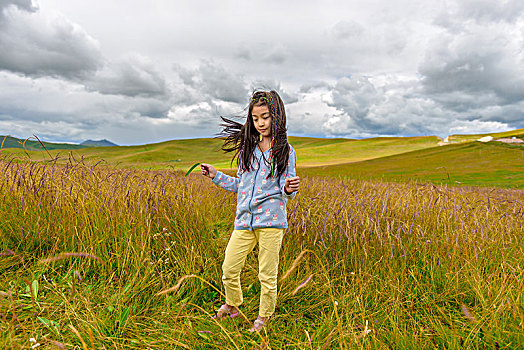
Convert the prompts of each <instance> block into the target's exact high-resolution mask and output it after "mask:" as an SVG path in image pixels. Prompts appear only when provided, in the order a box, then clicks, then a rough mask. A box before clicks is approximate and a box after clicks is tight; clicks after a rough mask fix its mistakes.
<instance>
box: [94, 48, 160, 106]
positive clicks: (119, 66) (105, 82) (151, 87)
mask: <svg viewBox="0 0 524 350" xmlns="http://www.w3.org/2000/svg"><path fill="white" fill-rule="evenodd" d="M85 85H86V87H87V88H88V89H89V90H94V91H98V92H100V93H102V94H112V95H125V96H132V97H134V96H142V97H155V96H158V97H160V96H165V95H166V94H167V93H168V89H167V85H166V82H165V80H164V79H163V78H162V76H161V75H160V73H159V72H157V71H156V69H155V67H154V66H153V65H152V64H151V63H149V62H147V60H144V59H141V58H140V57H128V58H126V59H124V60H120V61H115V62H111V63H108V64H107V65H106V66H105V67H104V68H103V69H101V70H99V71H98V72H97V73H96V74H95V76H94V77H93V78H92V79H87V80H86V82H85Z"/></svg>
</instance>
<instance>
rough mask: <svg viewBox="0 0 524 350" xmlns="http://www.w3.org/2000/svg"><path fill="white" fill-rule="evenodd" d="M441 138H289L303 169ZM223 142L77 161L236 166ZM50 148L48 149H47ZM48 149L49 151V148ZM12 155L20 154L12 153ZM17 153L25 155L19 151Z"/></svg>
mask: <svg viewBox="0 0 524 350" xmlns="http://www.w3.org/2000/svg"><path fill="white" fill-rule="evenodd" d="M438 141H439V139H438V138H437V137H435V136H425V137H394V138H393V137H384V138H372V139H364V140H350V139H323V138H311V137H289V142H290V143H291V144H292V145H293V147H294V148H295V150H296V152H297V157H298V159H299V164H300V166H302V167H307V166H317V165H325V164H340V163H347V162H355V161H361V160H365V159H372V158H377V157H384V156H389V155H392V154H399V153H403V152H408V151H413V150H417V149H423V148H428V147H434V146H435V145H436V144H437V143H438ZM222 144H223V141H222V140H220V139H212V138H205V139H187V140H172V141H166V142H161V143H155V144H148V145H140V146H118V147H89V148H83V149H77V150H75V151H74V152H73V153H72V154H73V156H74V157H75V158H80V157H84V158H87V159H88V160H93V161H98V160H100V159H103V160H105V161H106V162H108V163H111V164H118V165H122V166H133V167H141V168H144V167H146V168H180V169H184V168H189V167H190V166H191V165H192V164H194V163H196V162H206V163H211V164H213V165H214V166H216V167H218V168H222V169H225V168H231V167H236V165H235V163H233V166H232V165H231V157H232V154H225V153H224V152H222V151H221V150H220V148H221V146H222ZM46 147H47V146H46ZM48 149H49V148H48ZM10 151H11V153H17V151H15V150H10ZM18 153H22V154H23V153H24V152H23V151H21V150H20V151H18ZM50 153H51V155H52V156H53V157H56V155H59V156H60V157H62V159H63V160H64V161H65V160H66V159H67V158H68V156H69V153H68V150H58V149H55V150H51V151H50ZM29 154H30V157H31V159H33V160H45V159H49V155H48V154H47V152H42V151H40V152H29Z"/></svg>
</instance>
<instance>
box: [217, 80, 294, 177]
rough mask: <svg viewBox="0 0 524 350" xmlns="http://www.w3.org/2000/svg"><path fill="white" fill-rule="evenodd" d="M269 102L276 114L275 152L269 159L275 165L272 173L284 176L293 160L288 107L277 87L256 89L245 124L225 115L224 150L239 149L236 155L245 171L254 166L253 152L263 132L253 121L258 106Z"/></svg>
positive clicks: (273, 125) (273, 113)
mask: <svg viewBox="0 0 524 350" xmlns="http://www.w3.org/2000/svg"><path fill="white" fill-rule="evenodd" d="M264 105H265V106H267V107H268V109H269V113H270V115H271V117H272V123H271V139H272V141H271V156H270V157H269V159H265V161H266V162H267V165H268V166H269V167H270V168H271V173H270V174H271V176H281V175H282V174H283V173H284V171H285V170H286V167H287V163H288V160H289V143H288V142H287V128H286V111H285V109H284V102H282V99H281V98H280V96H279V95H278V93H277V92H276V91H274V90H271V91H269V92H265V91H255V92H254V93H253V96H252V98H251V102H250V103H249V107H248V113H247V120H246V122H245V123H244V124H241V123H238V122H236V121H233V120H231V119H227V118H224V117H221V118H222V120H223V121H224V123H223V124H221V125H222V126H223V127H224V129H223V130H222V132H221V133H219V134H218V137H224V138H225V141H224V145H222V150H223V151H225V152H235V154H234V156H233V159H232V160H231V162H233V160H234V159H236V160H237V165H239V166H240V167H241V169H242V170H243V171H250V170H251V169H252V162H253V152H254V150H255V147H257V144H258V142H259V138H260V133H259V132H258V131H257V129H256V128H255V124H254V123H253V116H252V111H253V107H254V106H264Z"/></svg>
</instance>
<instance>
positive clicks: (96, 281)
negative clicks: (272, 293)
mask: <svg viewBox="0 0 524 350" xmlns="http://www.w3.org/2000/svg"><path fill="white" fill-rule="evenodd" d="M212 147H214V146H213V145H210V148H212ZM472 147H473V148H472V149H471V152H473V154H474V155H476V154H475V152H478V149H476V148H475V147H476V144H474V146H472ZM482 147H484V145H483V146H482ZM450 149H452V150H453V149H455V150H456V151H457V152H458V154H463V153H464V152H466V150H461V149H460V148H450ZM437 150H441V151H444V150H445V148H438V149H433V150H432V152H437ZM481 150H482V151H483V152H484V154H483V156H482V158H484V157H485V156H486V154H485V153H486V150H487V149H484V148H482V149H481ZM426 151H428V150H426ZM416 152H419V153H416V154H425V153H424V151H416ZM429 154H431V153H429ZM476 156H477V157H478V158H480V156H479V155H476ZM435 157H437V158H436V159H438V156H437V155H435ZM392 158H393V157H392ZM309 169H315V168H309ZM0 170H1V172H2V176H0V195H1V196H2V201H1V202H0V206H1V210H0V227H1V231H0V232H1V233H2V234H1V235H0V248H1V249H0V348H6V349H9V348H13V349H19V348H30V347H31V346H32V345H35V342H36V343H38V344H40V346H39V348H59V349H64V348H68V349H69V348H77V349H114V348H126V349H174V348H180V349H212V348H220V349H225V348H226V349H282V348H284V349H330V348H343V349H349V348H357V349H358V348H365V349H391V348H394V349H426V348H427V349H430V348H431V349H432V348H471V349H487V348H492V349H501V348H507V349H517V348H519V347H520V346H521V345H522V344H524V301H523V300H524V299H523V298H522V296H523V295H524V279H523V277H524V269H523V268H524V251H523V250H524V249H523V244H524V236H523V234H522V233H523V232H522V227H524V211H523V209H522V208H523V205H522V204H523V203H524V192H523V191H521V190H511V189H500V188H480V187H448V186H446V185H443V186H434V185H432V184H424V183H414V182H404V183H387V182H382V181H380V180H373V181H366V180H355V179H347V178H338V179H337V178H330V177H316V176H314V175H313V174H307V173H305V172H301V171H302V170H306V169H302V170H300V169H299V172H298V173H299V175H301V176H302V183H301V186H302V187H301V190H300V193H299V194H298V195H297V197H296V199H294V200H292V201H290V202H289V203H288V220H289V224H290V228H289V229H288V230H287V232H286V235H285V238H284V243H283V247H282V252H281V259H280V262H281V264H280V278H281V280H280V283H279V294H278V307H277V310H276V313H275V315H274V317H273V319H272V320H271V322H270V324H269V326H268V327H267V328H266V329H265V330H264V331H263V332H262V333H260V334H249V333H248V332H246V329H247V328H249V326H250V323H249V322H247V321H242V320H226V321H225V322H217V321H215V320H213V319H212V315H213V314H214V310H216V308H217V307H218V306H219V305H220V303H221V302H222V300H223V299H222V296H221V292H222V287H221V279H220V277H221V269H220V265H221V261H222V259H223V252H224V249H225V246H226V244H227V240H228V236H229V234H230V233H231V230H232V228H233V227H232V223H233V217H234V212H235V203H236V197H235V195H234V194H232V193H228V192H225V191H222V190H220V189H218V188H217V187H215V186H213V185H212V184H211V183H210V182H209V180H207V179H204V178H202V177H201V176H200V175H197V174H192V175H190V176H188V177H184V176H183V175H182V172H177V171H172V170H169V169H161V170H147V169H133V168H123V167H119V166H118V167H115V166H105V165H103V164H98V165H96V163H94V162H91V161H85V162H75V161H73V160H72V161H71V162H70V163H68V164H57V163H35V162H32V163H31V162H25V161H12V159H11V158H10V157H8V156H6V154H4V158H2V160H1V161H0ZM242 281H243V286H244V291H245V304H244V305H243V306H242V309H241V310H242V312H243V313H244V314H245V316H246V317H247V318H248V320H249V321H251V322H252V321H253V319H254V318H255V317H256V314H257V307H258V293H259V289H260V287H259V284H258V282H257V262H256V254H255V255H252V256H250V257H249V259H248V261H247V263H246V266H245V268H244V273H243V275H242ZM163 291H164V292H163ZM31 338H34V339H32V340H34V342H32V341H31V340H30V339H31Z"/></svg>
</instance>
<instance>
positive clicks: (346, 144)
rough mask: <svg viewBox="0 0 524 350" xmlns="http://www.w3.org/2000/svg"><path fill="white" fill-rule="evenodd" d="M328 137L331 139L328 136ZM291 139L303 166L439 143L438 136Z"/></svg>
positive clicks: (380, 154) (355, 160)
mask: <svg viewBox="0 0 524 350" xmlns="http://www.w3.org/2000/svg"><path fill="white" fill-rule="evenodd" d="M328 140H329V139H328ZM293 141H295V140H294V139H291V140H290V142H291V143H292V144H293V146H294V147H295V149H296V151H297V157H298V160H299V163H300V166H318V165H325V164H341V163H349V162H358V161H362V160H366V159H374V158H380V157H386V156H390V155H394V154H400V153H404V152H409V151H415V150H419V149H424V148H428V147H435V146H437V144H438V142H439V141H440V139H439V138H438V137H436V136H421V137H376V138H370V139H363V140H347V139H335V141H334V142H331V143H327V142H326V140H325V139H324V143H320V142H319V143H318V144H317V143H312V144H300V142H299V143H294V142H293Z"/></svg>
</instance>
